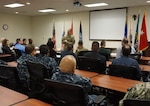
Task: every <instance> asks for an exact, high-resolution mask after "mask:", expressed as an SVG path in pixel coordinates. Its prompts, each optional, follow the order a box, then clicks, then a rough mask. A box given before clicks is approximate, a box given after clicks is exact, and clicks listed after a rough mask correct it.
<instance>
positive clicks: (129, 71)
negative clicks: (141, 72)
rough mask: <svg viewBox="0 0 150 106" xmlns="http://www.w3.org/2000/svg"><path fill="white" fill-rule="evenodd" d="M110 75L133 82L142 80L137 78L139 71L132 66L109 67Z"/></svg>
mask: <svg viewBox="0 0 150 106" xmlns="http://www.w3.org/2000/svg"><path fill="white" fill-rule="evenodd" d="M108 74H109V75H112V76H117V77H123V78H128V79H133V80H140V78H139V77H137V69H136V68H135V67H132V66H124V65H113V64H111V65H109V71H108Z"/></svg>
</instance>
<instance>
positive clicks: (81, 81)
mask: <svg viewBox="0 0 150 106" xmlns="http://www.w3.org/2000/svg"><path fill="white" fill-rule="evenodd" d="M59 66H60V72H56V73H54V74H53V76H52V79H53V80H57V81H60V82H66V83H73V84H78V85H81V86H83V88H84V89H85V96H86V98H87V101H88V103H89V104H91V103H93V99H94V98H92V97H95V96H88V92H90V91H91V88H92V83H91V81H90V79H89V78H83V77H81V76H78V75H76V74H74V71H75V69H76V59H75V58H74V57H73V56H72V55H67V56H65V57H63V58H62V60H61V61H60V64H59Z"/></svg>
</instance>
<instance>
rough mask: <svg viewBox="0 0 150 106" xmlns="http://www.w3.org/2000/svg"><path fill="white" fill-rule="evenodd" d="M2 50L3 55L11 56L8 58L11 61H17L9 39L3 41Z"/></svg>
mask: <svg viewBox="0 0 150 106" xmlns="http://www.w3.org/2000/svg"><path fill="white" fill-rule="evenodd" d="M2 50H3V54H10V56H8V57H6V58H7V59H8V60H9V61H14V60H15V55H14V52H13V51H12V50H11V49H10V48H9V40H8V39H4V40H3V41H2Z"/></svg>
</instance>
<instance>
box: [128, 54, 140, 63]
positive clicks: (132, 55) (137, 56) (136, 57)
mask: <svg viewBox="0 0 150 106" xmlns="http://www.w3.org/2000/svg"><path fill="white" fill-rule="evenodd" d="M129 57H130V58H132V59H135V60H136V61H137V62H138V63H140V58H141V54H140V53H136V54H130V55H129Z"/></svg>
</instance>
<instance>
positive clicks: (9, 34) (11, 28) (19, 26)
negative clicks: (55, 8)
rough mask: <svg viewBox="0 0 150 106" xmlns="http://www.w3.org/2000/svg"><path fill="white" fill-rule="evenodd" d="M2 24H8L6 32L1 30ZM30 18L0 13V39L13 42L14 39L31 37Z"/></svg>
mask: <svg viewBox="0 0 150 106" xmlns="http://www.w3.org/2000/svg"><path fill="white" fill-rule="evenodd" d="M3 24H8V30H3V28H2V26H3ZM31 30H32V29H31V18H30V17H29V16H20V15H13V14H5V13H0V38H1V37H4V38H7V39H9V41H10V42H15V40H16V38H24V37H26V38H30V37H31Z"/></svg>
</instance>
